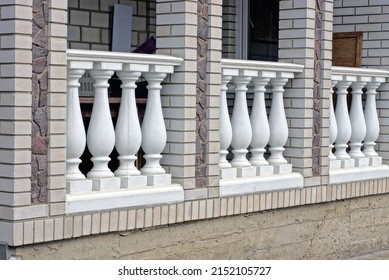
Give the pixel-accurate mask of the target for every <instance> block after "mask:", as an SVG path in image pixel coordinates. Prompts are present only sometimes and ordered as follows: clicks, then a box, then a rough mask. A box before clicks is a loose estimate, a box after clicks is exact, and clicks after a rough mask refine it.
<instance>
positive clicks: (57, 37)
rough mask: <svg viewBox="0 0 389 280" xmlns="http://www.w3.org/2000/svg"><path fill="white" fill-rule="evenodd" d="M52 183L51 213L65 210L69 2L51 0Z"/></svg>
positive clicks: (49, 107)
mask: <svg viewBox="0 0 389 280" xmlns="http://www.w3.org/2000/svg"><path fill="white" fill-rule="evenodd" d="M48 5H49V7H48V8H49V26H48V38H49V41H48V50H49V53H48V57H47V68H48V96H47V114H48V115H47V116H48V138H49V150H48V155H47V160H48V167H49V168H48V182H47V189H48V190H47V196H48V203H49V205H50V216H55V215H62V214H64V213H65V194H66V190H65V184H66V182H65V160H66V148H65V147H66V135H65V133H66V90H67V86H66V79H67V58H66V49H67V19H68V14H67V9H68V6H67V1H48Z"/></svg>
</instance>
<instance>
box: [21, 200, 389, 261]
mask: <svg viewBox="0 0 389 280" xmlns="http://www.w3.org/2000/svg"><path fill="white" fill-rule="evenodd" d="M388 222H389V194H385V195H379V196H370V197H362V198H355V199H348V200H343V201H337V202H329V203H322V204H319V205H306V206H299V207H292V208H288V209H279V210H270V211H264V212H259V213H252V214H245V215H237V216H232V217H225V218H218V219H211V220H204V221H199V222H190V223H185V224H177V225H172V226H164V227H160V228H150V229H147V230H136V231H127V232H118V233H110V234H104V235H98V236H90V237H84V238H76V239H70V240H65V241H58V242H51V243H46V244H36V245H30V246H24V247H19V248H17V249H16V251H15V252H14V253H15V254H16V255H20V256H21V257H22V258H23V259H348V258H353V257H357V256H359V255H363V254H366V253H370V252H375V251H379V250H384V249H385V248H389V226H388Z"/></svg>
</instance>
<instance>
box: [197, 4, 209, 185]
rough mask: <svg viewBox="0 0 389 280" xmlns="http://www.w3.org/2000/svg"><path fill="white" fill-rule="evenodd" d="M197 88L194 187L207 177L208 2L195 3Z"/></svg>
mask: <svg viewBox="0 0 389 280" xmlns="http://www.w3.org/2000/svg"><path fill="white" fill-rule="evenodd" d="M197 12H198V17H197V19H198V20H197V87H196V98H197V100H196V123H197V124H196V129H197V136H196V187H198V188H201V187H205V186H206V176H207V165H206V155H207V142H208V128H207V115H206V109H207V96H206V94H207V50H208V1H207V0H199V1H198V2H197Z"/></svg>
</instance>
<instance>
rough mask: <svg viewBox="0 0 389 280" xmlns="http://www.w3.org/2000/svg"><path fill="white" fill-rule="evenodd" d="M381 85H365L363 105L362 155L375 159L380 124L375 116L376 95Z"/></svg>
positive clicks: (374, 83)
mask: <svg viewBox="0 0 389 280" xmlns="http://www.w3.org/2000/svg"><path fill="white" fill-rule="evenodd" d="M380 84H381V83H377V82H370V83H367V84H366V103H365V111H364V114H365V121H366V137H365V142H364V149H363V153H364V154H365V156H366V157H377V156H378V154H377V153H376V151H375V150H374V146H375V141H376V140H377V138H378V135H379V133H380V124H379V121H378V115H377V106H376V94H377V91H376V90H377V88H378V87H379V86H380Z"/></svg>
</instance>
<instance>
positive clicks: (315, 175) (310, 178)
mask: <svg viewBox="0 0 389 280" xmlns="http://www.w3.org/2000/svg"><path fill="white" fill-rule="evenodd" d="M331 19H332V0H328V1H327V0H322V1H298V0H294V1H280V33H279V39H280V41H279V59H280V61H285V62H292V63H296V64H301V65H304V67H305V68H304V71H303V72H302V73H301V74H298V75H296V77H295V79H294V80H292V82H291V83H290V85H289V86H286V87H285V88H286V91H285V95H284V96H285V107H286V115H287V118H288V119H289V141H288V143H287V145H286V146H285V148H286V151H285V153H284V155H285V156H286V157H288V158H289V159H290V162H291V163H292V164H293V167H294V170H295V171H297V172H300V173H301V174H303V176H304V178H305V182H304V185H305V186H307V187H308V186H319V185H321V184H326V183H328V145H329V139H328V134H329V131H328V126H329V117H328V116H329V110H328V109H329V101H328V100H329V93H330V87H331V86H330V76H331V73H330V69H331V65H330V64H329V63H330V61H331V55H332V54H331V46H330V42H331V38H332V25H331V24H330V23H331Z"/></svg>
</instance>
